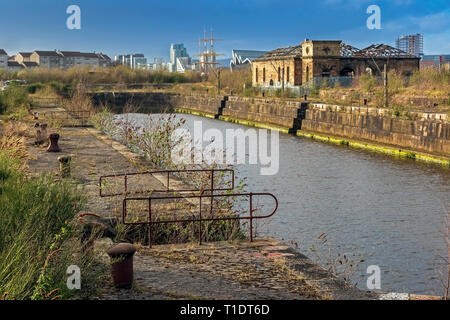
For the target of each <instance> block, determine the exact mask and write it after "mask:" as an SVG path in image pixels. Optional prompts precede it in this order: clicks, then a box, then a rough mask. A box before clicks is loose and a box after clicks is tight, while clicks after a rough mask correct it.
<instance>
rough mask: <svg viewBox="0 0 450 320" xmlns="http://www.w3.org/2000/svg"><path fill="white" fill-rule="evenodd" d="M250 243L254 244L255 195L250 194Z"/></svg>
mask: <svg viewBox="0 0 450 320" xmlns="http://www.w3.org/2000/svg"><path fill="white" fill-rule="evenodd" d="M250 242H253V194H252V193H251V192H250Z"/></svg>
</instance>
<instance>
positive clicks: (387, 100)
mask: <svg viewBox="0 0 450 320" xmlns="http://www.w3.org/2000/svg"><path fill="white" fill-rule="evenodd" d="M384 107H385V108H388V107H389V97H388V73H387V64H385V65H384Z"/></svg>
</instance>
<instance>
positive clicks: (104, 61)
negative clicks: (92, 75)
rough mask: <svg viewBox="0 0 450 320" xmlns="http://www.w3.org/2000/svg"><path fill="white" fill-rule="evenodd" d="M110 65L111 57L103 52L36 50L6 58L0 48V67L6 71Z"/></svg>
mask: <svg viewBox="0 0 450 320" xmlns="http://www.w3.org/2000/svg"><path fill="white" fill-rule="evenodd" d="M5 60H6V61H5ZM110 65H111V59H110V58H109V57H108V56H107V55H106V54H103V53H87V52H78V51H41V50H36V51H33V52H19V53H17V54H16V55H14V56H11V57H9V58H8V55H7V54H6V52H5V50H2V49H0V68H5V69H6V70H7V71H18V70H21V69H24V68H27V69H29V68H36V67H46V68H63V69H68V68H72V67H81V66H89V67H107V66H110Z"/></svg>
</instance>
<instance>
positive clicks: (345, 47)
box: [341, 42, 360, 57]
mask: <svg viewBox="0 0 450 320" xmlns="http://www.w3.org/2000/svg"><path fill="white" fill-rule="evenodd" d="M358 51H360V50H359V49H358V48H356V47H353V46H351V45H349V44H346V43H343V42H341V57H352V56H353V55H354V54H355V53H357V52H358Z"/></svg>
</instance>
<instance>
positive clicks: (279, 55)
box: [255, 45, 302, 61]
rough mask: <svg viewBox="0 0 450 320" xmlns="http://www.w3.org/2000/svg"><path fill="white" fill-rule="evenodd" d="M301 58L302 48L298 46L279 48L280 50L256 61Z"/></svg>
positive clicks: (273, 51)
mask: <svg viewBox="0 0 450 320" xmlns="http://www.w3.org/2000/svg"><path fill="white" fill-rule="evenodd" d="M301 56H302V46H301V45H297V46H290V47H283V48H278V49H275V50H272V51H269V52H267V53H266V54H265V55H263V56H261V57H259V58H257V59H255V61H265V60H272V59H288V58H298V57H301Z"/></svg>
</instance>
